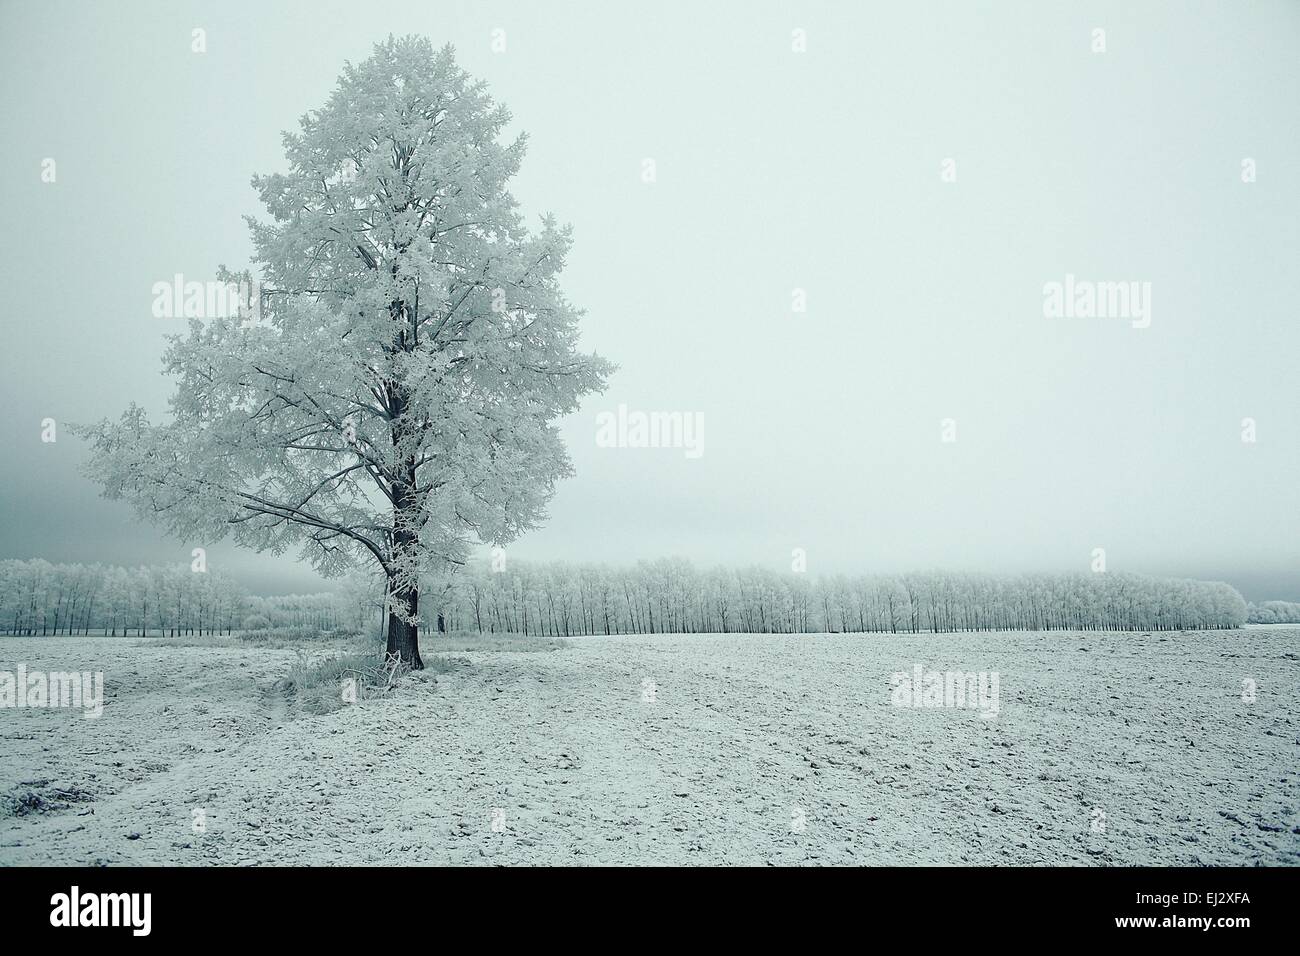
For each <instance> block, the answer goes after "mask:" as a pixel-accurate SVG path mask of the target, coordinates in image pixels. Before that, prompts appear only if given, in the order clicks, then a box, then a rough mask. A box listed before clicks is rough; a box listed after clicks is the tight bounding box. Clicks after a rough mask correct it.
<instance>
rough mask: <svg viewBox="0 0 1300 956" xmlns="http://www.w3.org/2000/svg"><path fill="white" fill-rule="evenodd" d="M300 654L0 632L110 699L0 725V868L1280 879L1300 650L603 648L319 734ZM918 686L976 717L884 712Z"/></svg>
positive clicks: (938, 639) (796, 641) (1250, 639)
mask: <svg viewBox="0 0 1300 956" xmlns="http://www.w3.org/2000/svg"><path fill="white" fill-rule="evenodd" d="M426 643H427V644H428V645H429V646H428V648H427V650H426V657H427V658H433V657H434V656H435V654H434V653H432V651H433V647H434V642H433V641H427V642H426ZM295 656H296V655H295V652H294V651H292V650H267V649H248V648H233V649H227V648H219V647H218V648H210V647H171V646H168V645H167V642H166V641H164V640H161V639H157V638H154V639H146V640H140V639H135V638H125V639H123V638H105V637H72V638H68V637H59V638H50V637H44V638H42V637H36V638H16V637H0V670H10V671H13V670H15V669H16V668H17V666H18V664H19V663H20V662H21V663H24V664H25V665H26V666H27V668H28V669H29V670H40V669H45V670H102V671H103V672H104V676H105V684H106V694H107V702H106V705H105V707H104V711H103V715H102V717H100V718H99V719H85V718H84V717H83V716H82V714H81V713H80V712H79V711H76V710H68V709H14V710H0V747H2V750H0V863H4V864H20V863H21V864H32V863H37V864H39V863H67V864H73V863H77V864H99V863H107V864H145V863H167V864H254V863H280V864H305V863H328V864H347V863H376V862H384V863H390V864H406V863H489V864H500V863H609V864H632V863H748V864H761V863H778V864H786V863H794V864H804V863H841V864H843V863H874V864H895V863H896V864H913V863H941V864H968V863H979V864H1000V863H1017V864H1036V863H1069V864H1084V865H1087V864H1102V863H1107V864H1138V863H1153V864H1254V863H1260V864H1284V865H1300V785H1298V783H1300V759H1297V758H1300V628H1295V627H1291V628H1269V629H1257V630H1256V629H1251V630H1245V631H1219V632H1211V633H1157V634H1150V635H1143V634H1101V633H1087V634H1061V633H1055V634H945V635H921V636H901V635H900V636H886V635H867V636H862V635H833V636H826V635H820V636H762V635H758V636H756V635H728V636H680V637H679V636H657V637H615V638H603V637H601V638H591V639H585V640H581V641H574V642H572V643H571V644H570V645H569V646H568V647H566V648H564V649H560V650H554V651H549V652H530V653H520V652H507V651H474V652H452V653H448V654H446V655H445V656H446V657H449V658H451V659H452V662H453V665H454V666H453V667H452V669H451V670H450V672H448V673H442V674H434V673H431V672H429V671H426V672H424V673H422V674H418V675H414V676H412V677H411V678H408V679H407V680H405V682H404V683H402V685H401V686H400V687H399V688H398V689H397V690H396V691H395V692H394V693H393V694H392V695H391V696H389V697H386V698H384V699H380V700H369V701H363V702H362V703H360V704H358V705H355V706H350V707H347V708H345V709H342V710H340V711H337V712H335V713H331V714H327V715H325V716H304V715H299V714H295V713H293V712H291V711H290V710H287V709H286V708H285V707H284V706H283V705H282V704H277V701H278V700H279V698H277V697H275V695H272V694H269V693H268V689H269V687H270V685H271V684H272V682H273V681H275V679H276V678H277V677H279V676H281V675H283V674H284V673H285V672H286V671H287V669H288V668H289V666H290V665H291V664H292V662H293V661H294V659H295ZM916 665H920V666H921V667H922V668H924V669H926V670H930V669H933V670H940V671H947V670H962V671H967V672H985V673H986V674H991V673H993V672H996V673H997V675H998V693H999V698H998V713H997V715H996V717H994V718H992V719H988V718H986V717H984V716H981V714H980V713H979V712H978V711H977V710H972V709H969V708H966V709H963V708H956V707H938V708H910V707H899V706H895V705H893V704H892V703H891V686H890V680H891V675H892V674H894V673H895V672H904V673H907V674H909V676H910V675H911V674H912V672H913V668H914V667H915V666H916ZM1245 681H1253V682H1254V690H1255V693H1254V699H1253V701H1248V700H1243V696H1245V697H1250V696H1251V695H1250V694H1249V693H1248V692H1245V693H1244V688H1245V689H1247V690H1248V688H1249V686H1250V685H1248V684H1244V683H1243V682H1245ZM196 821H199V822H201V823H202V827H201V830H202V832H196Z"/></svg>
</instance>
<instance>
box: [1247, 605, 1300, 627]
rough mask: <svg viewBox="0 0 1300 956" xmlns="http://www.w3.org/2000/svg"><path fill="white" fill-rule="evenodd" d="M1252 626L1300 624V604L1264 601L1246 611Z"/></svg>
mask: <svg viewBox="0 0 1300 956" xmlns="http://www.w3.org/2000/svg"><path fill="white" fill-rule="evenodd" d="M1246 620H1247V621H1249V622H1250V623H1251V624H1300V602H1296V601H1262V602H1261V603H1259V604H1252V605H1250V607H1249V608H1247V610H1246Z"/></svg>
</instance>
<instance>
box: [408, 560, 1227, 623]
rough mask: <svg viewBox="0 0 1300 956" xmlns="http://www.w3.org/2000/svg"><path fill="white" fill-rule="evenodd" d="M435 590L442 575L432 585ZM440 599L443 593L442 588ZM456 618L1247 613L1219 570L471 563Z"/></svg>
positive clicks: (454, 582) (450, 598)
mask: <svg viewBox="0 0 1300 956" xmlns="http://www.w3.org/2000/svg"><path fill="white" fill-rule="evenodd" d="M430 590H431V591H433V590H436V589H430ZM431 603H432V602H431ZM440 604H441V613H442V614H443V615H444V617H445V619H446V621H447V624H448V627H449V628H454V629H466V630H476V631H483V632H514V633H527V634H539V635H545V636H559V637H563V636H566V635H570V636H571V635H587V634H629V633H635V634H680V633H731V632H740V633H766V634H770V633H823V632H832V633H840V632H874V633H883V632H888V633H895V634H897V633H911V634H915V633H919V632H922V631H992V630H1034V631H1049V630H1124V631H1132V630H1144V631H1146V630H1179V629H1202V628H1228V627H1240V626H1241V625H1242V624H1243V623H1244V622H1245V621H1246V602H1245V600H1244V599H1243V598H1242V596H1241V595H1240V594H1239V593H1238V592H1237V591H1236V589H1235V588H1233V587H1232V586H1231V585H1228V584H1223V583H1219V582H1206V581H1192V580H1184V579H1174V578H1157V577H1146V576H1142V575H1137V574H1126V573H1122V572H1112V573H1102V574H1026V575H1004V576H997V575H989V574H960V573H944V572H933V573H918V574H901V575H870V576H852V577H849V576H842V575H840V576H830V577H815V578H814V577H809V576H808V575H807V574H800V573H784V574H783V573H779V572H777V571H773V570H771V569H768V568H762V567H751V568H745V569H740V570H736V569H730V568H715V569H712V570H701V569H698V568H696V567H695V566H694V565H692V564H691V563H690V562H689V561H686V560H682V559H664V560H658V561H649V562H641V563H638V564H636V565H635V566H631V567H625V568H609V567H604V566H596V565H571V564H564V563H546V564H533V563H526V562H520V561H512V562H511V563H510V565H509V568H508V570H506V569H502V570H498V571H494V570H493V568H492V566H491V564H490V563H488V564H479V563H471V564H470V565H468V566H467V567H466V568H464V569H463V570H462V571H460V572H459V573H458V574H457V575H455V577H453V578H451V579H450V580H449V581H447V582H445V583H444V585H443V587H442V589H441V601H440Z"/></svg>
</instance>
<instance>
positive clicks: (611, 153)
mask: <svg viewBox="0 0 1300 956" xmlns="http://www.w3.org/2000/svg"><path fill="white" fill-rule="evenodd" d="M1074 7H1075V5H1070V8H1066V7H1065V6H1064V5H1062V6H1061V7H1060V8H1057V5H1051V4H1041V3H1020V4H1011V3H999V4H992V5H980V7H979V8H978V9H975V8H973V7H971V8H968V7H967V5H965V4H942V5H933V6H928V5H917V4H896V5H890V6H886V5H877V4H869V5H868V4H856V3H854V4H851V3H847V2H844V3H819V4H798V5H796V4H791V3H770V4H751V3H743V4H742V3H734V4H729V5H725V6H724V5H722V4H709V5H708V6H707V7H706V6H704V5H700V4H686V3H656V4H654V5H651V6H649V7H647V6H645V5H640V4H608V3H594V2H593V3H569V2H566V3H510V4H479V3H474V4H470V3H435V2H418V3H409V4H382V3H381V4H355V3H338V2H331V3H310V4H308V3H303V4H254V3H222V4H215V3H211V4H209V3H195V4H184V3H173V2H167V3H161V2H160V3H134V2H133V3H115V4H95V5H92V4H86V3H57V2H56V3H34V2H21V3H19V2H12V0H6V2H0V79H2V89H3V103H4V113H5V119H4V122H3V124H0V147H2V148H0V183H2V184H3V186H2V187H0V188H3V192H4V209H5V213H6V218H7V224H8V227H9V228H6V229H4V230H3V231H0V245H2V248H0V275H3V278H4V288H5V290H6V293H7V294H6V295H5V296H4V300H3V305H2V306H0V316H2V317H3V318H2V321H3V332H2V334H0V394H2V395H3V400H4V407H5V410H6V413H5V414H4V415H3V416H0V443H2V444H0V447H2V448H3V449H4V454H3V456H0V557H31V556H43V557H47V558H50V559H51V560H81V561H102V562H107V563H120V564H136V563H174V562H180V561H188V560H189V551H190V548H192V547H194V546H197V545H199V544H202V543H203V542H199V541H194V542H177V541H173V540H169V539H166V538H164V537H163V536H162V535H161V534H160V533H159V532H158V531H156V530H155V529H152V528H150V527H148V526H145V525H141V524H140V523H139V522H137V521H136V520H135V519H134V517H133V516H132V514H131V512H130V509H129V508H128V507H127V506H126V505H125V504H123V503H117V502H105V501H102V500H101V499H99V498H98V494H97V489H96V488H95V486H93V485H92V484H91V483H90V482H89V481H87V480H86V479H84V478H82V477H81V476H80V475H79V474H78V473H77V471H76V463H77V461H78V460H79V459H80V456H81V449H80V448H79V447H78V443H77V441H76V439H75V438H74V437H73V436H72V435H70V434H67V433H66V432H61V433H60V435H59V440H58V441H57V442H56V443H54V444H44V443H42V442H41V440H40V431H41V426H40V422H41V420H42V419H43V418H46V417H52V418H54V419H56V420H57V421H58V422H59V423H60V426H61V427H62V426H63V425H64V423H66V422H70V421H78V420H90V419H95V418H98V417H100V416H102V415H110V416H114V417H115V416H116V415H117V414H118V413H120V411H122V410H123V409H124V408H125V407H126V405H127V404H128V403H129V402H130V401H132V400H135V401H137V402H139V403H141V404H143V405H144V406H146V407H147V408H148V409H150V411H151V412H152V413H153V414H154V415H155V416H156V415H158V414H160V413H162V412H164V411H165V408H166V400H167V397H168V396H169V395H170V393H171V391H172V383H171V382H170V381H167V380H164V379H163V378H162V377H161V375H160V362H159V360H160V356H161V352H162V348H163V336H164V335H165V334H167V333H169V332H177V331H181V330H182V327H183V320H164V319H156V318H154V317H153V316H152V315H151V311H150V305H151V301H152V295H151V288H152V286H153V284H154V283H155V282H157V281H160V280H161V281H168V280H170V278H171V277H172V276H173V275H174V274H175V273H182V274H184V275H185V276H186V277H187V278H198V279H204V278H209V277H211V276H212V275H213V273H214V272H215V270H216V267H217V266H218V265H219V264H221V263H225V264H227V265H230V266H232V267H238V266H242V265H244V264H246V263H247V261H248V258H249V255H250V253H251V243H250V241H249V238H248V233H247V229H246V227H245V225H244V223H243V220H242V216H243V215H244V214H254V215H260V214H262V210H261V209H259V207H258V204H257V201H256V196H255V195H254V193H253V191H252V189H251V187H250V186H249V178H250V176H251V175H252V174H253V173H255V172H257V173H266V172H272V171H276V170H280V169H283V168H284V161H283V154H282V150H281V144H280V134H281V131H282V130H285V129H290V128H296V124H297V120H298V118H299V116H301V115H302V114H303V113H304V112H305V111H307V110H310V109H314V108H316V107H319V106H321V105H322V104H323V103H324V102H325V100H326V98H327V97H328V95H329V93H330V91H331V90H332V89H333V86H334V81H335V78H336V77H337V75H338V73H339V71H340V70H341V68H342V66H343V63H344V61H345V60H349V59H350V60H353V61H359V60H361V59H364V58H365V57H366V56H368V55H369V53H370V47H371V44H372V43H373V42H375V41H377V40H380V39H382V38H383V37H384V36H386V35H387V34H388V33H390V32H391V33H395V34H399V35H400V34H404V33H420V34H424V35H427V36H429V37H430V38H431V39H432V40H433V42H434V43H435V45H441V44H442V43H444V42H451V43H453V44H455V46H456V47H457V52H458V59H459V61H460V64H461V66H463V67H464V68H465V69H467V70H468V71H469V72H470V73H471V74H472V75H474V76H475V77H477V78H481V79H484V80H486V81H488V83H489V84H490V89H491V92H492V93H493V95H494V96H495V97H496V98H498V99H499V100H501V101H503V102H505V103H506V104H507V105H508V106H509V107H510V108H511V110H512V111H513V114H514V117H515V121H514V124H513V125H514V128H515V129H522V130H527V131H528V133H529V135H530V147H529V152H528V156H527V158H526V159H525V162H524V166H523V171H522V173H521V174H520V176H519V177H518V179H517V180H516V182H515V185H514V189H513V191H514V193H515V195H516V196H517V197H518V198H519V200H520V201H521V204H522V206H523V209H524V211H525V213H526V214H527V215H529V216H530V217H532V218H533V221H534V222H536V216H538V215H540V214H541V213H544V212H548V211H551V212H554V213H555V214H556V216H557V217H558V218H559V219H560V220H561V221H564V222H571V223H573V225H574V227H575V247H574V250H573V253H572V254H571V256H570V258H569V266H568V268H567V270H566V272H565V277H564V279H563V286H564V288H565V290H566V292H567V293H568V295H569V296H570V298H572V299H573V301H575V302H576V303H578V304H579V305H581V306H583V307H585V308H586V309H587V310H588V314H587V316H586V318H585V319H584V321H583V342H584V346H585V347H586V348H588V349H595V350H597V351H599V352H600V353H601V354H602V355H604V356H607V357H609V358H611V359H613V360H614V361H615V362H618V363H619V364H620V366H621V368H620V371H619V372H617V373H616V374H615V375H614V376H613V378H612V379H611V382H610V386H609V388H608V390H607V391H606V392H605V393H604V394H603V395H599V396H594V397H591V398H589V399H587V401H586V402H585V404H584V405H583V408H582V410H581V411H580V412H579V413H577V414H575V415H573V416H571V417H569V418H568V419H566V420H565V421H564V423H563V432H564V434H565V436H566V439H567V441H568V445H569V448H570V452H571V455H572V457H573V461H574V464H575V467H576V470H577V474H576V476H575V477H573V478H572V479H570V480H568V481H567V482H565V483H564V484H563V485H562V486H561V488H560V491H559V493H558V495H557V497H556V498H555V501H554V503H553V505H552V508H551V519H550V521H549V523H548V524H547V525H546V526H545V527H544V528H542V529H540V530H538V531H535V532H533V533H530V534H528V535H526V536H525V537H524V538H522V539H521V540H520V541H519V542H517V543H516V544H515V545H513V546H511V548H510V552H509V553H510V554H512V555H515V556H518V557H525V558H537V559H545V558H563V559H566V560H572V561H610V562H617V563H621V562H627V561H632V560H636V559H638V558H653V557H659V556H666V555H682V556H686V557H689V558H692V559H694V560H696V561H697V562H699V563H705V564H709V563H714V562H726V563H735V564H742V563H743V564H749V563H757V564H764V565H768V566H771V567H773V568H788V567H789V563H790V554H791V550H792V549H793V548H803V549H805V550H806V551H807V555H808V569H809V571H810V572H813V573H830V572H846V573H847V572H858V571H862V572H874V571H908V570H914V569H922V568H932V567H944V568H953V569H963V570H986V571H991V572H1017V571H1066V570H1072V569H1073V570H1086V569H1087V568H1088V566H1089V561H1090V560H1091V552H1092V549H1093V548H1095V547H1104V548H1105V549H1106V553H1107V564H1108V567H1109V568H1110V569H1111V570H1135V571H1142V572H1148V573H1157V574H1174V575H1188V576H1195V577H1204V578H1211V579H1222V580H1227V581H1230V582H1232V583H1234V584H1236V585H1237V586H1238V587H1240V588H1241V589H1242V591H1243V593H1245V594H1246V596H1247V597H1249V598H1252V599H1265V598H1284V599H1292V600H1300V422H1298V417H1300V416H1298V412H1300V386H1298V385H1297V377H1296V369H1297V365H1298V363H1297V357H1298V356H1300V327H1298V324H1297V323H1298V320H1300V316H1297V303H1298V302H1300V270H1298V269H1297V264H1298V263H1300V215H1297V213H1300V133H1298V132H1297V116H1298V115H1300V114H1298V110H1297V107H1298V106H1300V57H1297V53H1296V51H1297V50H1298V49H1300V6H1296V5H1294V4H1290V3H1282V2H1277V3H1263V2H1260V3H1240V4H1228V3H1224V4H1198V5H1196V6H1195V8H1190V7H1189V8H1183V7H1181V6H1180V5H1172V4H1171V5H1163V4H1160V5H1157V4H1150V5H1148V4H1140V5H1134V4H1128V3H1114V4H1088V5H1078V8H1077V9H1075V8H1074ZM1184 10H1185V12H1179V11H1184ZM196 27H202V28H203V29H205V30H206V31H207V52H206V53H204V54H195V53H192V52H191V50H190V46H191V30H192V29H194V28H196ZM1097 27H1100V28H1103V29H1105V31H1106V47H1107V49H1106V52H1105V53H1103V54H1097V53H1093V52H1092V51H1091V33H1092V30H1093V29H1094V28H1097ZM796 28H798V29H803V30H805V31H806V32H807V52H806V53H802V54H799V53H794V52H792V50H791V38H792V35H791V31H792V30H794V29H796ZM494 29H501V30H504V31H505V37H506V50H505V52H503V53H494V52H493V51H492V49H491V47H490V43H491V40H492V31H493V30H494ZM46 157H51V158H54V159H55V160H56V162H57V181H56V182H55V183H43V182H42V181H41V162H42V160H43V159H44V158H46ZM949 157H951V158H953V159H954V160H955V161H956V169H957V181H956V182H943V181H942V180H941V177H940V171H941V163H942V162H943V160H945V159H946V158H949ZM1247 157H1249V158H1252V159H1254V160H1255V162H1256V164H1257V170H1258V181H1257V182H1254V183H1249V184H1246V183H1243V182H1242V181H1241V163H1242V160H1243V158H1247ZM647 158H649V159H653V160H654V163H655V167H656V172H657V181H656V182H654V183H652V184H647V183H645V182H643V181H642V168H643V161H644V160H645V159H647ZM1067 274H1070V275H1073V276H1075V277H1077V278H1079V279H1084V280H1095V281H1138V282H1150V283H1151V288H1152V301H1151V324H1150V327H1149V328H1141V329H1139V328H1134V327H1132V325H1131V323H1130V322H1129V321H1128V320H1126V319H1116V318H1107V319H1102V318H1068V319H1067V318H1046V317H1044V314H1043V286H1044V284H1045V283H1048V282H1054V281H1055V282H1062V281H1064V279H1065V277H1066V275H1067ZM794 289H802V290H805V293H806V297H807V311H806V312H804V313H796V312H792V309H791V305H792V290H794ZM619 404H625V405H627V406H628V407H629V408H631V409H637V410H644V411H682V412H689V413H699V414H701V415H702V416H703V419H704V432H703V438H704V444H703V455H702V456H700V457H699V458H688V457H687V456H686V455H685V454H683V452H682V450H680V449H634V448H600V447H597V446H596V441H595V433H596V426H595V419H596V415H597V414H598V413H600V412H602V411H612V410H614V409H616V408H617V407H618V405H619ZM1247 417H1250V418H1253V419H1254V420H1255V421H1256V423H1257V428H1258V437H1257V441H1256V442H1255V443H1253V444H1252V443H1244V442H1242V440H1241V422H1242V419H1243V418H1247ZM945 418H951V419H954V420H955V422H956V434H957V440H956V441H955V442H952V443H944V442H941V441H940V422H941V420H943V419H945ZM209 566H210V567H211V566H217V567H228V568H230V569H232V570H234V571H235V572H236V573H237V574H239V575H240V577H241V578H242V579H243V580H244V581H245V583H246V584H248V585H249V586H250V587H252V588H253V589H254V590H257V591H260V592H262V593H268V592H274V591H284V590H297V589H304V588H308V589H317V588H318V587H319V586H320V584H319V582H318V581H317V580H316V579H315V578H314V575H312V574H311V572H310V570H309V569H304V568H295V567H294V566H293V565H292V563H291V557H289V556H286V557H282V558H273V557H271V556H266V555H264V556H255V555H252V556H250V555H247V554H244V553H242V552H237V551H235V550H233V549H231V548H229V547H225V548H214V549H212V550H211V551H210V556H209Z"/></svg>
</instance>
